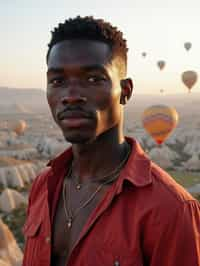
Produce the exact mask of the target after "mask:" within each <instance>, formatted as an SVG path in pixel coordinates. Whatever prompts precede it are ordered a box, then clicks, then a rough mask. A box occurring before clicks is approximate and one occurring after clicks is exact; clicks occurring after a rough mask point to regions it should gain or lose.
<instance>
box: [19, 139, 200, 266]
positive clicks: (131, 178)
mask: <svg viewBox="0 0 200 266" xmlns="http://www.w3.org/2000/svg"><path fill="white" fill-rule="evenodd" d="M126 140H127V141H128V142H129V143H130V144H131V145H132V152H131V154H130V157H129V159H128V162H127V163H126V165H125V167H124V168H123V170H122V171H121V173H120V176H119V178H118V179H117V181H116V182H115V183H113V185H112V186H111V187H110V188H109V190H108V192H107V193H106V195H105V197H104V199H103V200H102V201H101V202H100V203H99V205H98V206H97V207H96V208H95V210H94V211H93V212H92V214H91V215H90V217H89V218H88V220H87V223H86V224H85V225H84V228H83V230H82V232H81V235H80V238H79V240H78V241H77V243H76V245H75V247H74V249H73V250H72V252H71V255H70V257H69V260H68V262H66V266H102V265H103V266H117V265H118V266H120V265H122V266H200V204H199V203H198V202H197V201H196V200H195V199H194V198H193V197H192V196H191V195H190V194H188V193H187V192H186V191H185V190H184V189H183V188H182V187H181V186H180V185H178V184H177V183H176V182H175V181H174V180H173V179H172V178H171V177H170V176H169V175H168V174H167V173H166V172H165V171H163V170H162V169H161V168H159V167H158V166H157V165H156V164H154V163H153V162H151V161H150V159H149V158H148V157H147V156H146V155H145V153H144V151H143V150H142V149H141V147H140V146H139V144H138V143H137V142H136V141H135V140H133V139H131V138H126ZM71 158H72V149H71V148H70V149H68V150H66V151H65V152H64V153H62V154H61V155H59V156H58V157H57V158H55V159H54V160H52V161H51V162H50V163H49V164H48V165H49V167H48V168H47V169H46V170H45V171H43V173H41V174H40V175H39V176H38V177H37V178H36V179H35V181H34V183H33V186H32V189H31V193H30V197H29V207H28V213H27V220H26V223H25V226H24V234H25V236H26V239H27V240H26V245H25V251H24V260H23V266H50V265H51V237H52V235H51V228H52V220H53V219H52V218H53V216H54V214H55V210H56V204H57V202H58V198H59V194H60V193H61V188H62V182H63V178H64V176H65V173H66V168H67V165H68V164H69V162H70V160H71ZM52 266H54V265H52ZM55 266H56V265H55Z"/></svg>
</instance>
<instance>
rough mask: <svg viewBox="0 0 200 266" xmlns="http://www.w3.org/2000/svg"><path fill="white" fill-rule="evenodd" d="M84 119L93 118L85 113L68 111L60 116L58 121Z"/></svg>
mask: <svg viewBox="0 0 200 266" xmlns="http://www.w3.org/2000/svg"><path fill="white" fill-rule="evenodd" d="M83 118H91V116H90V115H89V114H88V113H86V112H83V111H66V112H62V113H59V114H58V120H61V121H62V120H64V119H83Z"/></svg>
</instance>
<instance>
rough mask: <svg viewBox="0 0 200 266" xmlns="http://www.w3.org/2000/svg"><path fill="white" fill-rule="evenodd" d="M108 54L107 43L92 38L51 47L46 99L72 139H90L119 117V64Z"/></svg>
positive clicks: (86, 140) (86, 141)
mask: <svg viewBox="0 0 200 266" xmlns="http://www.w3.org/2000/svg"><path fill="white" fill-rule="evenodd" d="M110 58H111V51H110V48H109V46H108V45H107V44H105V43H103V42H99V41H91V40H67V41H63V42H60V43H58V44H56V45H54V46H53V47H52V49H51V51H50V54H49V59H48V71H47V100H48V103H49V106H50V109H51V112H52V115H53V118H54V120H55V122H56V123H57V124H58V126H59V127H60V128H61V130H62V132H63V135H64V137H65V139H66V140H67V141H69V142H71V143H82V144H83V143H90V142H92V141H94V140H95V139H96V138H97V137H98V136H99V135H100V134H102V133H104V132H106V131H107V130H108V129H110V128H112V127H114V126H117V125H118V124H119V123H120V121H121V113H122V106H121V104H120V95H121V87H120V77H119V72H118V68H117V65H119V64H117V62H115V61H117V59H116V60H115V59H112V60H111V59H110ZM118 60H119V59H118ZM118 63H119V62H118Z"/></svg>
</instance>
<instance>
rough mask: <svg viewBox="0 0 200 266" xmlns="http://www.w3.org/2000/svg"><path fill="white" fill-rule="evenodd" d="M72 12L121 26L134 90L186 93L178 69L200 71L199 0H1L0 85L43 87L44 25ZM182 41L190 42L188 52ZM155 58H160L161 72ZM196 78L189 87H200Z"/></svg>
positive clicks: (46, 30)
mask: <svg viewBox="0 0 200 266" xmlns="http://www.w3.org/2000/svg"><path fill="white" fill-rule="evenodd" d="M2 2H4V3H2ZM118 3H120V4H118ZM72 4H73V5H72ZM76 15H82V16H84V15H94V16H95V17H98V18H104V19H106V20H107V21H109V22H111V23H112V24H114V25H116V26H118V28H119V29H120V30H122V31H123V32H124V35H125V38H126V39H127V41H128V47H129V54H128V58H129V59H128V75H129V76H131V77H132V78H133V80H134V83H135V89H136V92H138V93H140V92H141V93H144V92H146V93H159V91H160V89H164V90H165V91H166V92H168V93H173V92H183V93H186V92H187V89H186V88H185V87H184V85H183V84H182V82H181V77H180V76H181V73H182V71H185V70H195V71H197V72H198V73H199V74H200V56H199V54H200V34H199V26H200V1H199V0H189V1H188V0H173V1H172V0H167V1H162V0H151V1H148V0H124V1H120V2H119V1H113V0H111V1H109V0H101V1H91V0H84V1H83V0H82V1H81V0H79V1H78V0H73V1H63V0H57V1H51V0H48V1H47V0H43V1H41V0H40V1H38V0H34V1H33V0H28V1H27V0H24V1H22V0H21V1H17V0H5V1H1V2H0V34H1V35H0V59H1V60H0V86H10V87H11V86H12V87H19V88H42V89H45V87H46V64H45V56H46V51H47V44H48V42H49V39H50V31H51V30H52V29H53V27H55V26H57V24H58V23H59V22H63V21H64V20H65V19H67V18H69V17H74V16H76ZM185 41H191V42H192V44H193V47H192V49H191V50H190V51H189V52H186V51H185V49H184V47H183V44H184V42H185ZM143 51H145V52H147V57H146V58H142V56H141V53H142V52H143ZM159 59H164V60H166V67H165V69H164V70H163V71H162V72H161V71H159V69H158V67H157V65H156V62H157V61H158V60H159ZM199 82H200V81H199ZM199 82H197V83H196V85H195V86H194V88H193V91H200V83H199Z"/></svg>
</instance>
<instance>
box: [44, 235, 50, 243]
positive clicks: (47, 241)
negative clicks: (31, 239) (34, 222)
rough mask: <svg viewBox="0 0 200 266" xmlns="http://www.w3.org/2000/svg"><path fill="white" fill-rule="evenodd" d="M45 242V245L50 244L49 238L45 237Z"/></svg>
mask: <svg viewBox="0 0 200 266" xmlns="http://www.w3.org/2000/svg"><path fill="white" fill-rule="evenodd" d="M45 241H46V243H48V244H49V243H50V242H51V238H50V237H49V236H47V237H46V238H45Z"/></svg>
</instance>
